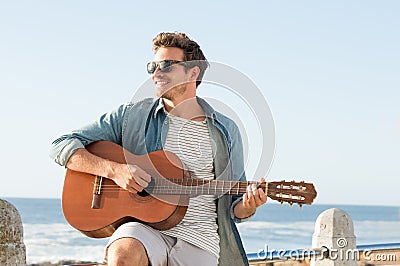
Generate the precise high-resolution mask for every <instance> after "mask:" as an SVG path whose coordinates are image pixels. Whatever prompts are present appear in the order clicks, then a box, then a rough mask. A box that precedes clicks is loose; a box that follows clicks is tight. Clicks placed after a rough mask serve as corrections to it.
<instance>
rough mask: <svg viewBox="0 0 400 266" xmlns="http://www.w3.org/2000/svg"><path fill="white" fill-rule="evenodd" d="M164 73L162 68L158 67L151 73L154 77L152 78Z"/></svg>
mask: <svg viewBox="0 0 400 266" xmlns="http://www.w3.org/2000/svg"><path fill="white" fill-rule="evenodd" d="M162 75H163V72H161V71H160V68H159V67H157V68H156V70H154V72H153V74H151V77H152V78H155V77H160V76H162Z"/></svg>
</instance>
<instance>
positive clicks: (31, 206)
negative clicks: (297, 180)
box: [3, 197, 400, 264]
mask: <svg viewBox="0 0 400 266" xmlns="http://www.w3.org/2000/svg"><path fill="white" fill-rule="evenodd" d="M3 199H5V200H7V201H8V202H10V203H11V204H13V205H14V206H15V207H16V208H17V209H18V211H19V213H20V215H21V219H22V223H23V226H24V243H25V245H26V252H27V263H28V264H32V263H39V262H44V261H50V262H57V261H60V260H82V261H95V262H101V261H103V255H104V246H105V244H106V243H107V240H108V239H107V238H104V239H93V238H89V237H87V236H85V235H83V234H82V233H80V232H79V231H78V230H76V229H74V228H73V227H71V226H70V225H69V224H68V223H67V221H66V220H65V218H64V215H63V213H62V209H61V199H40V198H11V197H6V198H3ZM330 208H339V209H341V210H343V211H345V212H346V213H348V214H349V215H350V217H351V218H352V220H353V223H354V231H355V236H356V239H357V244H358V245H366V244H381V243H395V242H400V229H399V228H400V207H396V206H363V205H340V204H338V205H334V204H313V205H303V207H302V208H300V207H299V206H297V205H293V207H290V206H289V205H288V204H283V205H280V204H275V203H273V202H271V203H268V204H265V205H263V206H261V207H260V208H259V209H258V210H257V213H256V214H255V215H254V216H253V217H252V218H251V219H250V220H249V221H247V222H244V223H240V224H238V229H239V232H240V234H241V236H242V240H243V244H244V247H245V249H246V252H247V253H252V252H257V251H258V250H260V249H265V248H266V247H268V249H269V250H272V249H276V250H278V249H298V248H310V247H311V242H312V235H313V233H314V226H315V220H316V219H317V217H318V215H319V214H320V213H321V212H323V211H324V210H327V209H330Z"/></svg>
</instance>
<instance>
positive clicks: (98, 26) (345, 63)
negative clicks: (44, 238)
mask: <svg viewBox="0 0 400 266" xmlns="http://www.w3.org/2000/svg"><path fill="white" fill-rule="evenodd" d="M399 9H400V2H399V1H368V0H362V1H361V0H358V1H357V0H355V1H343V0H338V1H285V0H282V1H258V2H256V1H246V2H244V1H229V2H228V1H225V2H223V1H219V2H217V1H198V2H187V1H162V2H158V1H149V2H146V3H145V1H140V2H139V3H135V2H133V1H112V2H111V1H76V0H70V1H0V32H1V34H0V88H1V94H2V97H1V105H0V108H1V109H0V110H1V121H2V130H1V140H2V141H1V153H0V154H1V155H0V156H1V157H0V159H1V164H2V175H1V181H2V182H1V185H0V197H28V198H29V197H34V198H60V197H61V193H62V185H63V177H64V174H65V169H64V168H63V167H60V166H58V165H57V164H56V163H54V162H53V161H52V160H51V159H50V157H49V148H50V144H51V142H52V141H53V140H54V139H55V138H57V137H58V136H60V135H61V134H64V133H68V132H69V131H71V130H73V129H76V128H79V127H81V126H83V125H85V124H87V123H88V122H90V121H92V120H94V119H95V118H97V117H98V116H99V115H100V114H102V113H104V112H107V111H109V110H111V109H113V108H115V107H116V106H118V105H119V104H121V103H124V102H126V101H129V100H130V99H131V98H132V97H133V96H134V95H135V92H137V90H138V88H140V87H141V85H142V84H144V83H145V82H146V81H148V78H149V76H148V74H147V73H146V71H145V64H146V63H147V62H148V61H151V60H152V58H153V54H152V51H151V40H152V38H153V37H154V36H155V35H156V34H157V33H159V32H163V31H181V32H185V33H187V34H188V35H189V37H191V38H192V39H194V40H196V41H197V42H198V43H199V44H200V46H201V48H202V50H203V51H204V53H205V55H206V57H207V59H208V60H210V61H212V62H218V63H221V64H224V65H226V66H229V67H232V68H234V69H236V70H237V71H239V72H240V73H241V74H243V75H244V76H246V77H248V79H249V80H250V81H251V82H252V83H253V84H254V85H255V86H256V88H257V90H256V89H254V88H252V87H251V86H250V87H246V86H245V87H244V88H243V87H242V88H241V89H242V91H244V92H245V94H246V95H245V96H244V98H246V97H257V95H262V97H264V100H265V102H266V103H268V108H269V110H270V111H271V113H272V117H273V123H274V135H273V143H274V145H272V146H270V145H263V144H265V142H266V139H268V140H270V139H271V135H269V134H268V136H266V135H263V134H260V128H261V127H262V126H263V123H266V121H267V120H268V119H264V117H263V114H260V113H259V112H258V113H256V115H255V117H253V118H252V117H251V110H253V107H254V106H252V105H251V101H250V102H246V101H245V100H243V97H242V98H241V97H238V96H235V95H232V93H228V92H227V91H226V89H225V90H224V89H222V90H219V91H217V90H215V91H213V90H208V89H207V88H206V85H204V89H203V91H202V87H201V86H200V87H199V92H198V93H199V95H200V96H203V97H211V98H214V99H219V97H221V98H222V99H219V100H220V101H222V102H223V103H224V104H226V105H227V106H228V107H229V108H231V110H234V111H236V112H234V113H235V114H237V115H238V117H239V120H240V122H241V123H243V128H244V129H245V131H246V132H247V135H246V139H247V140H248V153H249V161H248V163H249V165H250V167H249V169H248V178H249V179H251V180H258V179H259V178H260V177H261V176H252V173H254V174H255V173H256V172H255V171H254V169H253V168H254V167H261V168H263V169H264V170H263V171H264V172H265V176H264V177H266V179H267V181H268V180H269V181H275V180H282V179H286V180H292V179H293V180H298V181H301V180H305V181H307V182H312V183H314V185H315V187H316V189H317V192H318V196H317V198H316V200H315V203H317V204H357V205H392V206H399V205H400V198H399V196H398V191H399V190H400V179H399V178H400V163H399V161H400V160H399V159H400V105H399V102H400V75H399V74H400V49H399V47H400V32H399V31H400V30H399V29H400V17H399V16H398V13H399ZM246 89H248V91H246ZM148 93H149V95H150V96H151V95H152V93H153V92H152V91H151V89H149V92H148ZM224 93H226V94H224ZM242 96H243V95H242ZM236 102H242V104H243V106H245V107H246V106H247V108H248V109H249V110H250V115H249V112H238V111H237V108H238V107H237V105H236ZM248 116H250V117H248ZM265 117H268V114H266V115H265ZM254 119H255V120H256V121H257V122H258V123H259V124H258V125H257V123H256V124H254V123H253V124H251V121H252V120H254ZM268 121H269V120H268ZM248 123H250V124H248ZM261 133H262V132H261ZM257 134H258V135H257ZM273 146H275V149H274V150H273V154H274V156H273V161H272V162H270V161H268V160H265V161H264V160H260V158H261V159H263V158H262V157H261V155H258V154H259V153H260V150H261V151H262V150H266V149H268V151H270V150H271V149H273ZM253 157H254V158H253ZM254 165H255V166H254ZM249 173H250V174H249ZM257 173H258V172H257Z"/></svg>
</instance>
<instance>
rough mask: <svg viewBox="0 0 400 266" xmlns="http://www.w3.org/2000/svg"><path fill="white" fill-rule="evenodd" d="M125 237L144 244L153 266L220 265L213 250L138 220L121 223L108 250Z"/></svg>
mask: <svg viewBox="0 0 400 266" xmlns="http://www.w3.org/2000/svg"><path fill="white" fill-rule="evenodd" d="M125 237H131V238H135V239H137V240H139V241H140V242H141V243H142V244H143V246H144V248H145V249H146V252H147V256H148V258H149V262H150V264H151V265H152V266H166V265H168V266H178V265H179V266H182V265H196V266H197V265H198V266H201V265H204V266H212V265H218V259H217V257H216V256H214V255H213V254H212V253H211V252H208V251H206V250H203V249H201V248H199V247H196V246H194V245H192V244H190V243H188V242H186V241H184V240H181V239H179V238H178V239H177V238H176V237H170V236H167V235H164V234H162V233H161V232H160V231H158V230H156V229H153V228H151V227H150V226H148V225H144V224H141V223H138V222H130V223H125V224H123V225H121V226H120V227H119V228H118V229H117V230H116V231H115V232H114V234H113V235H112V236H111V238H110V240H109V241H108V244H107V246H106V252H107V249H108V247H109V246H110V245H111V244H112V243H113V242H114V241H115V240H117V239H121V238H125Z"/></svg>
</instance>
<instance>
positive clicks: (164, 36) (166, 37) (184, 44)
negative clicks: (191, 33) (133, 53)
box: [153, 32, 209, 87]
mask: <svg viewBox="0 0 400 266" xmlns="http://www.w3.org/2000/svg"><path fill="white" fill-rule="evenodd" d="M161 47H177V48H180V49H182V50H183V54H184V58H183V60H184V61H192V62H190V63H188V66H187V67H188V68H192V67H194V66H198V67H199V68H200V73H199V76H198V78H197V81H196V87H198V86H199V85H200V83H201V80H202V79H203V76H204V72H205V71H206V69H207V67H208V65H209V64H208V62H207V59H206V57H205V56H204V54H203V52H202V51H201V49H200V45H198V43H196V42H195V41H193V40H191V39H190V38H189V37H188V36H187V35H186V34H185V33H182V32H161V33H159V34H157V36H156V37H155V38H154V39H153V51H154V53H155V52H157V50H158V49H159V48H161Z"/></svg>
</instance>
